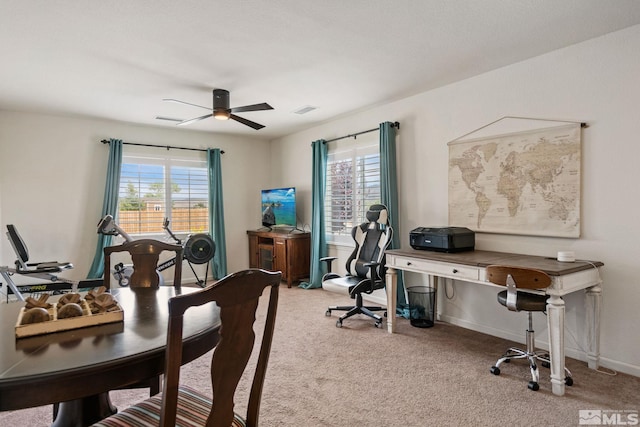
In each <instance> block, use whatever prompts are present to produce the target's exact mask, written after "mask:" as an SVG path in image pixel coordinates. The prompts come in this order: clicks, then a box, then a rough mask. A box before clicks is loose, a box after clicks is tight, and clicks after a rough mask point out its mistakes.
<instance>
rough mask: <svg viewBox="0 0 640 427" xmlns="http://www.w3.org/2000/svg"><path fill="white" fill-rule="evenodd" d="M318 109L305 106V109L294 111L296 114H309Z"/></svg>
mask: <svg viewBox="0 0 640 427" xmlns="http://www.w3.org/2000/svg"><path fill="white" fill-rule="evenodd" d="M317 108H318V107H314V106H312V105H305V106H304V107H300V108H298V109H297V110H295V111H294V113H295V114H307V113H308V112H309V111H313V110H316V109H317Z"/></svg>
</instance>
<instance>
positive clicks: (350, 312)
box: [325, 294, 387, 328]
mask: <svg viewBox="0 0 640 427" xmlns="http://www.w3.org/2000/svg"><path fill="white" fill-rule="evenodd" d="M334 310H336V311H346V313H345V314H343V315H342V316H340V317H339V318H338V320H337V321H336V328H341V327H342V321H343V320H344V319H347V318H349V317H351V316H355V315H356V314H364V315H365V316H369V317H371V318H372V319H375V321H376V323H375V326H376V328H381V327H382V316H379V315H377V314H375V313H374V311H384V312H385V313H384V316H385V317H386V316H387V313H386V311H387V309H386V308H385V307H377V306H365V305H363V304H362V295H360V294H358V295H356V305H355V306H353V305H334V306H330V307H328V308H327V311H326V312H325V315H326V316H331V312H332V311H334Z"/></svg>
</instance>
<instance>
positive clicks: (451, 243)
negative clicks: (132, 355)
mask: <svg viewBox="0 0 640 427" xmlns="http://www.w3.org/2000/svg"><path fill="white" fill-rule="evenodd" d="M409 243H410V244H411V247H412V248H413V249H421V250H427V251H436V252H463V251H472V250H473V249H474V247H475V243H476V238H475V233H474V232H473V231H471V230H469V229H468V228H465V227H418V228H416V229H414V230H411V233H410V234H409Z"/></svg>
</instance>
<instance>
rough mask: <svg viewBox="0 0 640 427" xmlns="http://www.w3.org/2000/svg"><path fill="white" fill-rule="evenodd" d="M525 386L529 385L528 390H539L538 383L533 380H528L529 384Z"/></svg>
mask: <svg viewBox="0 0 640 427" xmlns="http://www.w3.org/2000/svg"><path fill="white" fill-rule="evenodd" d="M527 387H529V390H533V391H538V390H540V385H538V383H537V382H535V381H529V385H528V386H527Z"/></svg>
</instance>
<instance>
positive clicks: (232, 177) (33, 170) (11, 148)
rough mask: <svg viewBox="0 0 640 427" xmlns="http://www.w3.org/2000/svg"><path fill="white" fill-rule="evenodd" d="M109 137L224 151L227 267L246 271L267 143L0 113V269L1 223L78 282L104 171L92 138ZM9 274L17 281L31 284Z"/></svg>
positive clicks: (102, 152)
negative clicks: (62, 264) (65, 264)
mask: <svg viewBox="0 0 640 427" xmlns="http://www.w3.org/2000/svg"><path fill="white" fill-rule="evenodd" d="M109 138H119V139H122V140H123V141H125V142H134V143H143V144H158V145H173V146H183V147H191V148H220V149H222V150H224V151H225V154H224V155H223V156H222V173H223V186H224V188H223V193H224V204H225V225H226V240H227V261H228V270H229V272H232V271H236V270H239V269H242V268H246V267H247V266H248V264H249V261H248V244H247V237H246V230H247V229H251V228H257V227H259V226H260V189H261V188H263V185H264V181H265V180H263V179H261V178H260V177H268V175H269V165H268V164H267V163H266V162H265V161H264V159H268V158H269V143H268V141H264V140H260V139H251V138H241V137H237V136H230V135H221V134H216V135H212V134H210V133H205V132H195V131H189V130H173V129H167V128H160V127H150V126H138V125H132V124H127V123H120V122H112V121H106V120H97V119H86V118H76V117H63V116H52V115H44V114H29V113H19V112H8V111H0V221H1V223H2V229H3V230H2V235H3V236H2V239H0V265H9V266H12V265H13V262H14V261H15V254H14V252H13V249H12V248H11V246H10V245H9V242H8V240H7V239H6V238H5V237H4V233H5V231H6V228H5V225H6V224H15V225H16V227H17V228H18V230H19V232H20V234H21V235H22V238H23V239H24V240H25V242H26V243H27V245H28V247H29V252H30V255H31V259H32V260H33V261H51V260H58V261H70V262H72V263H73V264H74V266H75V268H74V269H73V270H70V271H68V272H65V273H64V274H61V276H64V277H67V278H70V279H73V280H80V279H84V278H85V277H86V275H87V273H88V271H89V267H90V265H91V261H92V259H93V254H94V253H95V247H96V242H97V234H96V224H97V223H98V221H99V220H100V212H101V210H102V200H103V196H104V182H105V175H106V169H107V154H108V146H107V145H105V144H102V143H100V141H101V140H102V139H109ZM125 149H126V147H125ZM176 153H183V152H181V151H178V150H176ZM203 158H204V157H203ZM172 274H173V269H168V270H167V271H165V276H167V278H168V279H170V278H172V277H173V276H172ZM183 274H184V277H185V279H188V278H189V277H190V276H191V277H192V276H193V273H192V272H191V270H190V269H189V268H188V266H187V265H186V264H185V265H184V267H183ZM14 277H15V279H16V282H18V283H32V281H25V280H24V278H22V280H21V278H20V277H18V276H14ZM209 277H211V276H209ZM200 278H201V279H202V278H203V275H200Z"/></svg>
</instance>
